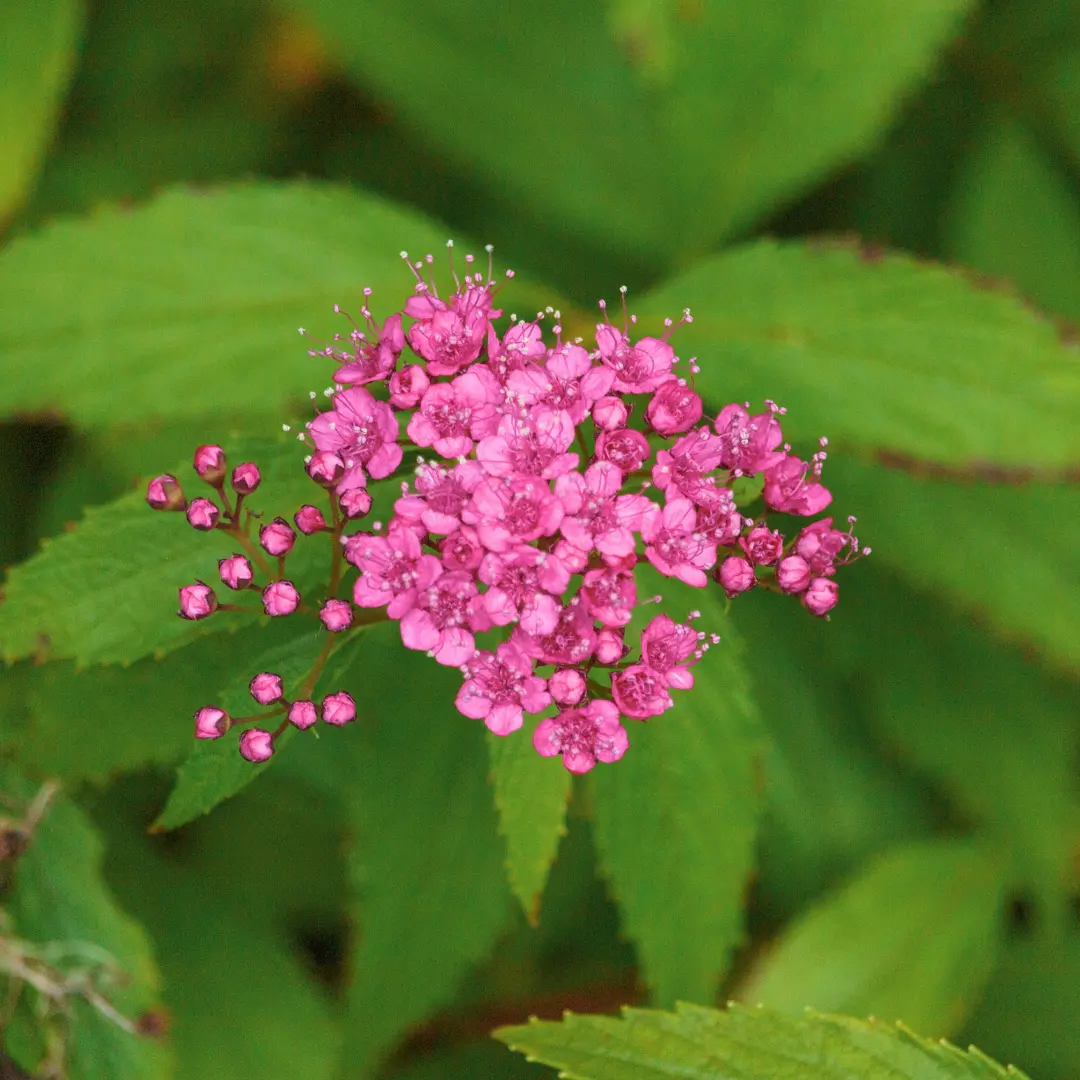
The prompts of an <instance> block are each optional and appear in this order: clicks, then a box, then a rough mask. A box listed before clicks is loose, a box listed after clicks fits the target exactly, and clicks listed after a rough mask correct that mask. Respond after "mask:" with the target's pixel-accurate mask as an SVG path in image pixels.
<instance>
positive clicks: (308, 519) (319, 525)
mask: <svg viewBox="0 0 1080 1080" xmlns="http://www.w3.org/2000/svg"><path fill="white" fill-rule="evenodd" d="M293 521H295V522H296V527H297V528H298V529H299V530H300V531H301V532H302V533H303V534H304V535H305V536H310V535H311V534H312V533H317V532H323V531H324V530H325V529H327V528H328V526H327V524H326V518H324V517H323V515H322V511H321V510H320V509H319V508H318V507H317V506H310V505H306V506H301V507H300V509H299V510H297V511H296V513H295V514H293Z"/></svg>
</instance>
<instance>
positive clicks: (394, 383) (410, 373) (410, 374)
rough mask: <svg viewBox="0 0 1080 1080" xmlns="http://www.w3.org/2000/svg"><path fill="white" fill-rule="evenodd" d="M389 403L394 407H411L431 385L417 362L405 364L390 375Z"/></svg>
mask: <svg viewBox="0 0 1080 1080" xmlns="http://www.w3.org/2000/svg"><path fill="white" fill-rule="evenodd" d="M389 385H390V404H391V405H393V406H394V408H395V409H411V408H413V406H415V405H416V404H417V403H418V402H419V401H420V399H421V398H422V397H423V396H424V391H425V390H427V388H428V387H429V386H430V385H431V379H429V378H428V374H427V372H426V371H425V370H424V369H423V368H422V367H421V366H420V365H419V364H406V365H405V366H404V367H403V368H402V369H401V370H400V371H395V372H394V374H393V375H391V376H390V384H389Z"/></svg>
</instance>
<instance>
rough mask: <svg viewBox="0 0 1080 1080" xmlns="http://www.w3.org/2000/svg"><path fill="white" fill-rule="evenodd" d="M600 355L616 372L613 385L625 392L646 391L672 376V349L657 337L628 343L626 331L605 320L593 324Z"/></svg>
mask: <svg viewBox="0 0 1080 1080" xmlns="http://www.w3.org/2000/svg"><path fill="white" fill-rule="evenodd" d="M596 346H597V348H598V349H599V350H600V359H601V360H603V362H604V363H605V364H606V365H607V366H608V367H609V368H611V370H612V371H614V372H615V383H614V388H615V389H616V390H618V391H620V392H621V393H624V394H645V393H648V392H649V391H650V390H655V389H656V388H657V387H659V386H660V385H661V384H662V383H665V382H667V381H668V379H670V378H671V377H672V375H671V368H672V365H673V364H674V363H675V350H674V349H672V347H671V346H670V345H669V344H668V343H667V342H666V341H661V340H660V339H659V338H651V337H646V338H642V339H641V340H640V341H639V342H638V343H637V344H636V345H631V344H630V342H629V340H628V339H627V337H626V335H624V334H621V333H620V332H619V331H618V330H616V329H615V327H613V326H611V325H610V324H608V323H604V324H602V325H600V326H598V327H597V328H596Z"/></svg>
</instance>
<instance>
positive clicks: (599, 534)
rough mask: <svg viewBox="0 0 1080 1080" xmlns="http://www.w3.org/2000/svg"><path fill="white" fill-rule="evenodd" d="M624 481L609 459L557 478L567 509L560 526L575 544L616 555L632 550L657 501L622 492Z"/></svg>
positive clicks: (627, 553) (558, 490) (623, 554)
mask: <svg viewBox="0 0 1080 1080" xmlns="http://www.w3.org/2000/svg"><path fill="white" fill-rule="evenodd" d="M622 483H623V478H622V473H621V472H620V471H619V469H618V467H617V466H615V465H612V464H611V462H610V461H598V462H597V463H596V464H595V465H590V466H589V468H588V469H586V470H585V475H584V476H582V475H581V473H576V472H572V473H567V475H566V476H560V477H559V479H558V480H556V481H555V494H556V496H557V497H558V498H559V500H560V502H561V503H562V505H563V509H564V511H565V516H564V517H563V520H562V524H561V525H560V526H559V529H560V531H561V532H562V534H563V536H564V537H565V538H566V539H567V540H568V541H569V542H570V543H571V544H573V545H574V547H576V548H580V549H581V550H582V551H591V550H592V549H593V548H595V549H596V550H597V551H599V552H600V554H601V555H604V556H610V557H612V558H616V559H618V558H625V557H626V556H627V555H631V554H633V551H634V533H635V532H637V531H639V530H640V529H641V524H642V520H643V518H644V516H645V515H646V514H647V513H650V512H653V511H654V510H655V508H656V504H655V503H654V502H652V500H651V499H647V498H646V497H645V496H644V495H619V494H618V492H619V490H620V489H621V488H622Z"/></svg>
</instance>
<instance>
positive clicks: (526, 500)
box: [461, 476, 563, 551]
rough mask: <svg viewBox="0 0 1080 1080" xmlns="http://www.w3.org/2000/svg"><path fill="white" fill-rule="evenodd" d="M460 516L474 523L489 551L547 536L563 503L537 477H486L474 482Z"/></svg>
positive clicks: (561, 515) (561, 513)
mask: <svg viewBox="0 0 1080 1080" xmlns="http://www.w3.org/2000/svg"><path fill="white" fill-rule="evenodd" d="M461 516H462V519H463V520H464V521H466V522H467V523H468V524H470V525H475V526H476V531H477V533H478V534H479V536H480V541H481V543H483V545H484V547H486V548H487V549H488V550H489V551H506V550H508V549H509V548H511V547H513V546H515V545H516V544H520V543H527V542H528V541H530V540H538V539H539V538H540V537H541V536H551V535H552V533H554V532H555V530H556V529H558V527H559V524H560V522H561V521H562V519H563V506H562V503H561V502H560V501H559V500H558V499H557V498H556V497H555V496H554V495H552V493H551V489H550V487H548V484H547V482H546V481H544V480H541V479H539V478H538V477H535V476H519V477H512V478H510V477H508V478H506V479H499V478H497V477H489V478H488V479H487V480H484V481H482V482H481V483H480V484H478V485H477V487H476V490H475V491H474V492H473V496H472V501H471V502H470V503H469V505H468V506H466V507H465V509H464V510H463V511H462V514H461Z"/></svg>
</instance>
